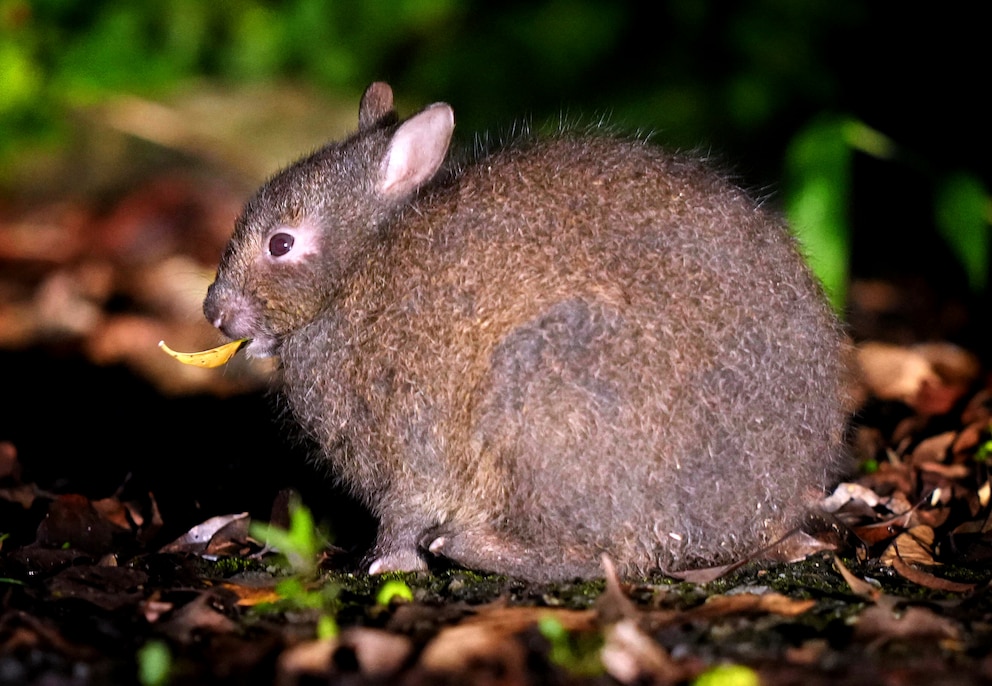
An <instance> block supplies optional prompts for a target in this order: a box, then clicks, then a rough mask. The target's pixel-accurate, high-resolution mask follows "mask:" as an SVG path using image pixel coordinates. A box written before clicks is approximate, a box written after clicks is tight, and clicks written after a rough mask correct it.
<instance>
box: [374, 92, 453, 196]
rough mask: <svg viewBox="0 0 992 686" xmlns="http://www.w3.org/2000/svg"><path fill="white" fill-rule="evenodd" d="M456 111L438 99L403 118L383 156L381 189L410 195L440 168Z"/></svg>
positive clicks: (385, 193)
mask: <svg viewBox="0 0 992 686" xmlns="http://www.w3.org/2000/svg"><path fill="white" fill-rule="evenodd" d="M454 128H455V113H454V112H453V111H452V110H451V106H450V105H447V104H445V103H443V102H439V103H435V104H433V105H431V106H430V107H428V108H427V109H425V110H423V111H422V112H420V113H419V114H416V115H414V116H412V117H410V118H409V119H407V120H406V121H405V122H403V123H402V124H401V125H400V127H399V128H398V129H396V133H395V134H393V138H392V140H391V141H389V147H388V149H387V150H386V155H385V157H384V158H383V160H382V166H381V167H380V172H379V184H378V189H379V192H380V193H382V194H383V195H386V196H390V197H393V198H400V197H404V196H407V195H410V194H411V193H413V192H414V191H416V190H417V189H418V188H420V187H421V186H422V185H423V184H425V183H426V182H427V181H429V180H430V179H431V177H433V176H434V174H435V172H437V170H438V168H439V167H440V166H441V163H442V162H444V156H445V155H446V154H447V152H448V144H449V143H450V142H451V132H452V131H453V130H454Z"/></svg>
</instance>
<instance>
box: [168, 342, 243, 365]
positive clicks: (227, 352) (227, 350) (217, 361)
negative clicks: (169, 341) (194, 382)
mask: <svg viewBox="0 0 992 686" xmlns="http://www.w3.org/2000/svg"><path fill="white" fill-rule="evenodd" d="M247 340H248V339H247V338H239V339H238V340H236V341H231V342H230V343H225V344H224V345H219V346H217V347H216V348H210V349H209V350H201V351H200V352H195V353H181V352H177V351H175V350H173V349H172V348H170V347H169V346H167V345H166V344H165V341H159V342H158V347H160V348H161V349H162V351H163V352H164V353H165V354H166V355H168V356H169V357H173V358H175V359H176V360H178V361H179V362H182V363H183V364H189V365H194V366H197V367H207V368H211V367H221V366H223V365H225V364H227V363H228V362H230V360H231V358H232V357H234V354H235V353H236V352H238V351H239V350H240V349H241V346H242V345H244V344H245V342H246V341H247Z"/></svg>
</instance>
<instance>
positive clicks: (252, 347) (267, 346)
mask: <svg viewBox="0 0 992 686" xmlns="http://www.w3.org/2000/svg"><path fill="white" fill-rule="evenodd" d="M244 349H245V353H247V354H248V356H249V357H272V356H273V355H277V354H278V352H279V350H278V349H279V340H278V339H277V338H276V337H275V336H267V335H261V336H255V337H253V338H249V339H248V340H247V342H246V343H245V346H244Z"/></svg>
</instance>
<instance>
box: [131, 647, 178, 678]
mask: <svg viewBox="0 0 992 686" xmlns="http://www.w3.org/2000/svg"><path fill="white" fill-rule="evenodd" d="M171 671H172V654H171V653H170V652H169V646H167V645H166V644H165V643H163V642H162V641H149V642H148V643H146V644H145V645H143V646H142V647H141V649H140V650H138V681H139V683H141V684H142V686H163V685H164V684H167V683H169V673H170V672H171Z"/></svg>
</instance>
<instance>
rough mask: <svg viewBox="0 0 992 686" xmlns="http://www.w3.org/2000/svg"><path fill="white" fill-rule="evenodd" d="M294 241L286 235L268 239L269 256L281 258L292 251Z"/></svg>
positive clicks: (282, 234)
mask: <svg viewBox="0 0 992 686" xmlns="http://www.w3.org/2000/svg"><path fill="white" fill-rule="evenodd" d="M294 240H295V239H294V238H293V237H292V236H291V235H289V234H288V233H277V234H276V235H274V236H273V237H272V238H270V239H269V254H270V255H272V256H273V257H282V256H283V255H285V254H286V253H288V252H289V251H290V250H292V249H293V241H294Z"/></svg>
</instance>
